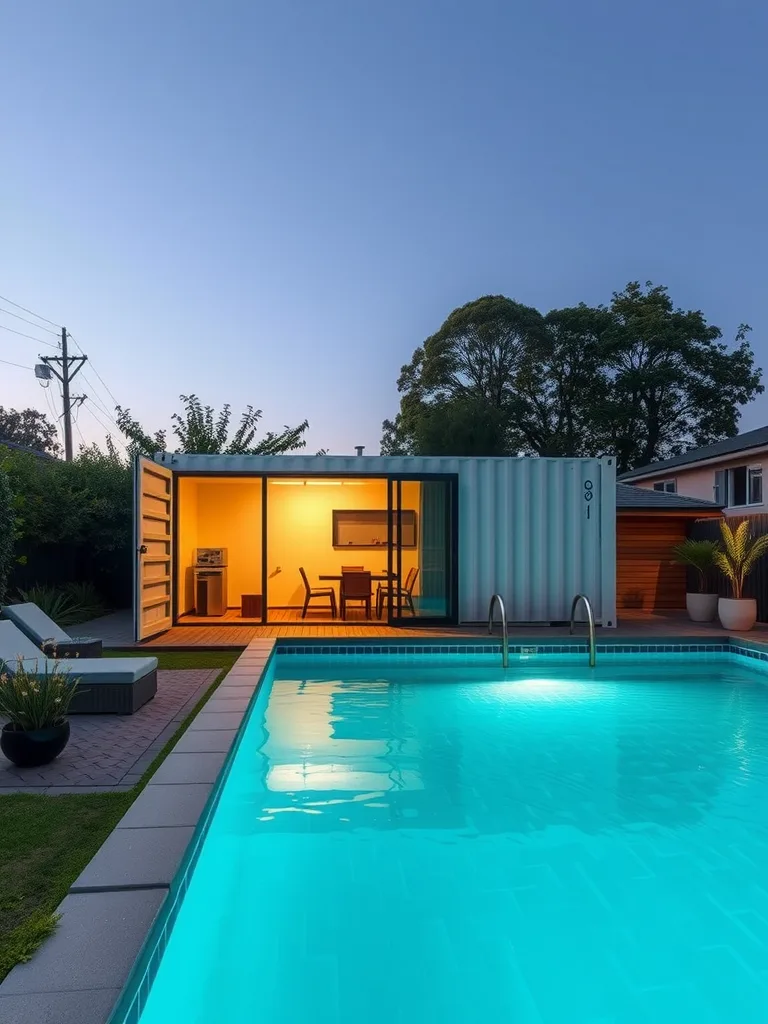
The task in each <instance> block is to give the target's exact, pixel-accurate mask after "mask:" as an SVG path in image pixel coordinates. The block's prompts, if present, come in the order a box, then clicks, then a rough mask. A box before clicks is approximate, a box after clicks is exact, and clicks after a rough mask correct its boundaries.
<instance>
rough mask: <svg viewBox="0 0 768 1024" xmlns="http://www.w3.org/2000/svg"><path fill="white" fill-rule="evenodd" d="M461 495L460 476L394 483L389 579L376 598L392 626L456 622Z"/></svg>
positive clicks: (399, 479) (395, 479)
mask: <svg viewBox="0 0 768 1024" xmlns="http://www.w3.org/2000/svg"><path fill="white" fill-rule="evenodd" d="M457 493H458V492H457V477H455V476H443V475H441V476H423V477H418V478H416V477H404V476H403V477H393V478H391V479H390V481H389V529H388V577H389V578H388V580H387V581H386V582H385V583H383V584H382V586H381V590H380V591H379V593H378V598H377V600H378V602H379V604H380V606H383V605H386V606H387V609H388V621H389V622H390V623H391V624H392V625H407V624H408V623H409V622H411V623H412V622H415V621H420V622H424V623H427V622H431V623H445V624H448V623H451V622H456V621H457V618H458V594H457V589H458V574H457V550H458V532H457V531H458V523H457V507H458V501H457ZM382 611H383V607H382Z"/></svg>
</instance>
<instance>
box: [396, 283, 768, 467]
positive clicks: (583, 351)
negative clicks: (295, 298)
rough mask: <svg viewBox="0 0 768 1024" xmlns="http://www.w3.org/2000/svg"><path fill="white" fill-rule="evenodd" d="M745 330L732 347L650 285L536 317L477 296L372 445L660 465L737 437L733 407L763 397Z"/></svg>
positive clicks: (422, 353)
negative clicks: (611, 457) (604, 302)
mask: <svg viewBox="0 0 768 1024" xmlns="http://www.w3.org/2000/svg"><path fill="white" fill-rule="evenodd" d="M748 331H749V328H748V327H747V326H746V325H741V327H740V328H739V330H738V332H737V336H736V343H735V346H733V347H732V348H729V347H728V346H726V345H725V344H724V343H722V341H721V340H720V339H721V337H722V334H721V331H720V329H719V328H718V327H715V326H713V325H710V324H708V323H707V321H706V319H705V318H704V316H703V314H702V313H701V312H699V311H684V310H681V309H677V308H675V307H674V305H673V303H672V301H671V299H670V297H669V294H668V292H667V290H666V288H663V287H655V286H653V285H652V284H650V283H648V284H647V285H646V286H645V288H643V287H641V286H640V285H639V284H637V283H636V282H633V283H630V284H629V285H627V287H626V288H625V289H624V290H623V291H622V292H618V293H615V294H614V296H613V300H612V302H611V305H610V306H597V307H592V306H587V305H585V304H583V303H582V304H580V305H578V306H575V307H570V308H565V309H555V310H552V311H551V312H549V313H548V314H547V315H546V316H542V315H541V314H540V313H539V312H538V311H537V310H535V309H531V307H527V306H521V305H520V304H519V303H515V302H513V301H512V300H510V299H506V298H504V297H503V296H488V297H485V298H483V299H478V300H476V301H475V302H471V303H468V304H467V305H466V306H462V307H461V308H460V309H458V310H454V312H453V313H452V314H451V315H450V316H449V317H448V319H447V320H446V321H445V323H444V324H443V326H442V327H441V329H440V331H438V332H437V334H435V335H433V336H432V337H431V338H429V339H427V341H426V342H425V344H424V345H423V346H422V347H420V348H418V349H417V350H416V352H415V353H414V357H413V359H412V360H411V362H410V363H409V364H408V365H407V366H404V367H403V369H402V372H401V374H400V379H399V381H398V388H399V390H400V392H401V401H400V412H399V413H398V415H397V416H396V417H395V419H394V420H387V421H385V422H384V435H383V439H382V451H384V452H385V453H392V454H395V453H400V454H423V455H431V454H456V455H516V454H530V455H549V456H578V455H602V454H615V455H616V456H617V460H618V467H619V470H620V471H623V470H625V469H630V468H632V467H633V466H637V465H641V464H644V463H647V462H652V461H655V460H657V459H663V458H667V457H669V456H671V455H675V454H678V453H679V452H681V451H685V450H686V449H688V448H691V447H695V446H698V445H701V444H707V443H710V442H711V441H716V440H718V439H720V438H723V437H728V436H731V435H733V434H735V433H736V430H737V424H738V419H739V406H740V405H743V404H745V403H746V402H749V401H751V399H752V398H754V396H755V395H756V394H758V393H760V392H762V390H763V388H762V385H761V384H760V370H758V369H756V368H755V366H754V357H753V354H752V350H751V348H750V346H749V344H748V342H747V340H746V336H747V333H748Z"/></svg>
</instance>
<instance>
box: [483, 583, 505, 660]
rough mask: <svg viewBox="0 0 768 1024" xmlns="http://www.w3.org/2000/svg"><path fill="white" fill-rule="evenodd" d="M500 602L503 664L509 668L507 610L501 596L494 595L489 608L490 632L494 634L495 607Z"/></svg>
mask: <svg viewBox="0 0 768 1024" xmlns="http://www.w3.org/2000/svg"><path fill="white" fill-rule="evenodd" d="M497 602H498V605H499V611H500V612H501V664H502V667H503V668H509V629H508V627H507V609H506V608H505V607H504V598H503V597H502V596H501V594H494V595H493V597H492V598H491V603H490V604H489V606H488V632H489V633H493V606H494V604H496V603H497Z"/></svg>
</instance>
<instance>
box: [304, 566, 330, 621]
mask: <svg viewBox="0 0 768 1024" xmlns="http://www.w3.org/2000/svg"><path fill="white" fill-rule="evenodd" d="M299 572H300V573H301V582H302V583H303V584H304V607H303V608H302V610H301V617H302V619H306V617H307V608H308V607H309V602H310V601H314V600H315V599H316V598H321V599H322V600H323V601H330V603H331V616H332V618H334V619H335V618H336V591H335V590H334V589H333V587H316V588H315V589H314V590H313V589H312V587H310V585H309V580H308V579H307V574H306V572H305V571H304V567H303V566H300V567H299Z"/></svg>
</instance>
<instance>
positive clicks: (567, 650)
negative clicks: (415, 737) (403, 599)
mask: <svg viewBox="0 0 768 1024" xmlns="http://www.w3.org/2000/svg"><path fill="white" fill-rule="evenodd" d="M585 649H586V644H585V643H584V641H581V642H574V643H568V644H542V643H540V642H539V643H537V642H531V643H518V644H510V645H509V653H510V654H516V655H520V656H521V657H532V656H534V655H538V654H543V655H551V654H571V655H581V654H583V653H584V650H585ZM596 651H597V653H598V654H607V655H610V654H695V653H699V654H701V653H707V654H724V653H728V652H730V651H735V652H736V653H742V649H741V646H740V645H739V647H738V649H737V648H736V646H735V645H734V643H733V642H729V641H728V640H723V641H720V642H718V643H708V642H706V640H702V641H691V640H686V641H665V642H661V641H660V642H658V643H649V642H645V643H637V644H631V643H598V644H597V645H596ZM275 653H276V654H277V656H278V657H280V656H283V657H317V656H318V655H320V656H326V657H346V656H353V657H372V656H379V657H382V656H392V655H400V656H406V657H407V656H417V655H429V654H431V655H436V654H459V655H466V656H468V657H482V656H486V657H487V656H490V655H500V654H501V644H500V643H499V642H498V641H491V642H486V643H475V644H448V643H443V644H375V645H373V644H322V645H321V644H286V643H279V644H278V646H277V647H276V648H275ZM743 653H746V654H747V655H748V656H750V657H754V658H759V659H760V660H764V661H766V660H768V654H765V653H762V652H760V651H758V650H754V649H752V648H746V647H745V648H744V649H743Z"/></svg>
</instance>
